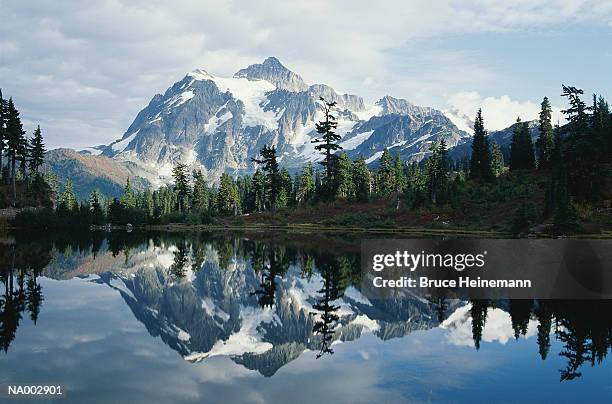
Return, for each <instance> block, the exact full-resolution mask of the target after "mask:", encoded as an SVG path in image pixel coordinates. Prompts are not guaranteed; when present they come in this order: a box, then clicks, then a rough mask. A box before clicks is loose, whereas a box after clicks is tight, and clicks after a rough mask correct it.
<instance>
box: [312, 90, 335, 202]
mask: <svg viewBox="0 0 612 404" xmlns="http://www.w3.org/2000/svg"><path fill="white" fill-rule="evenodd" d="M320 101H321V102H322V106H323V115H324V118H323V120H322V121H320V122H317V124H316V125H315V127H316V130H317V133H318V134H319V135H320V136H321V137H317V138H315V139H313V140H312V143H316V144H317V145H316V146H315V150H317V151H320V152H321V154H323V156H324V159H323V161H322V162H321V165H322V166H323V167H324V169H325V177H324V181H323V187H324V190H325V192H324V193H325V196H326V197H327V198H331V197H332V196H333V195H334V194H335V192H334V187H335V186H336V185H337V180H336V178H335V177H336V168H337V164H336V160H337V157H336V156H335V155H334V153H335V152H336V150H342V147H341V146H340V145H339V144H338V142H339V141H340V138H341V136H340V135H338V134H337V133H336V132H335V130H336V128H337V127H338V121H337V120H336V117H335V116H334V115H332V113H331V112H332V109H333V108H334V107H335V106H336V102H335V101H332V102H327V101H325V99H324V98H323V97H320Z"/></svg>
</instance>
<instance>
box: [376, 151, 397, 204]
mask: <svg viewBox="0 0 612 404" xmlns="http://www.w3.org/2000/svg"><path fill="white" fill-rule="evenodd" d="M376 182H377V187H376V191H377V193H378V195H379V196H380V197H383V198H386V197H388V196H389V195H391V193H392V192H394V191H395V172H394V169H393V163H392V161H391V154H390V153H389V149H387V148H386V147H385V149H384V150H383V153H382V156H380V164H379V166H378V175H377V181H376Z"/></svg>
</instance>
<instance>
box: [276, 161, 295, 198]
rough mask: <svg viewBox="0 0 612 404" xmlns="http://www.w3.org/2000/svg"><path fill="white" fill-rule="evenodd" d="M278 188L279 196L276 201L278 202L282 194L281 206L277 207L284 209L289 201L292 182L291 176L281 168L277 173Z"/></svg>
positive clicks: (291, 192)
mask: <svg viewBox="0 0 612 404" xmlns="http://www.w3.org/2000/svg"><path fill="white" fill-rule="evenodd" d="M278 188H279V196H278V197H277V201H280V199H281V198H280V195H281V194H283V204H282V205H280V204H277V207H279V208H281V207H286V206H287V205H288V204H289V199H290V198H291V195H292V194H293V181H292V180H291V175H290V174H289V171H288V170H287V169H286V168H282V169H281V170H280V171H279V172H278Z"/></svg>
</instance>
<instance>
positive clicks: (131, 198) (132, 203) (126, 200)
mask: <svg viewBox="0 0 612 404" xmlns="http://www.w3.org/2000/svg"><path fill="white" fill-rule="evenodd" d="M120 202H121V204H122V205H123V207H124V208H126V209H133V208H135V207H136V195H135V194H134V190H133V189H132V184H131V183H130V178H129V177H128V179H127V180H126V181H125V187H123V196H121V199H120Z"/></svg>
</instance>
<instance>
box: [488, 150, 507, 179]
mask: <svg viewBox="0 0 612 404" xmlns="http://www.w3.org/2000/svg"><path fill="white" fill-rule="evenodd" d="M491 169H492V170H493V175H495V176H496V177H499V176H500V175H501V174H502V173H503V172H504V154H503V153H502V151H501V147H499V145H498V144H497V143H496V142H493V144H492V146H491Z"/></svg>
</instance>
